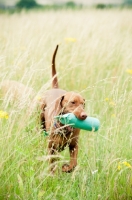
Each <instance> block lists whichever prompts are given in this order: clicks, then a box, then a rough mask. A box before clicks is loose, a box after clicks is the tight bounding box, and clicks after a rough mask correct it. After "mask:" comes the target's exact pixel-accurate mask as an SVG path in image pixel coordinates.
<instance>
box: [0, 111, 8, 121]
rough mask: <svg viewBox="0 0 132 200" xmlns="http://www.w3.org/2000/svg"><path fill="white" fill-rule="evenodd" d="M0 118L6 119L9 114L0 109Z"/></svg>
mask: <svg viewBox="0 0 132 200" xmlns="http://www.w3.org/2000/svg"><path fill="white" fill-rule="evenodd" d="M0 118H1V119H2V118H5V119H8V118H9V115H8V113H7V112H5V111H2V110H0Z"/></svg>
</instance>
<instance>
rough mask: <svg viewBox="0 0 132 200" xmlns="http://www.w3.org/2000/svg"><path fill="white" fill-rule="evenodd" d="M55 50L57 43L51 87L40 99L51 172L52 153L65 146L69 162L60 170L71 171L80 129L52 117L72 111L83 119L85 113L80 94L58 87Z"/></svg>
mask: <svg viewBox="0 0 132 200" xmlns="http://www.w3.org/2000/svg"><path fill="white" fill-rule="evenodd" d="M57 50H58V45H57V47H56V49H55V52H54V54H53V59H52V77H53V81H52V89H51V90H48V91H47V92H46V94H45V95H44V97H43V100H42V105H41V109H42V113H41V123H42V128H43V129H44V130H46V131H50V134H49V144H48V150H49V154H50V156H51V158H50V164H51V165H52V166H51V170H52V172H53V171H54V170H55V159H54V158H53V155H55V153H56V152H59V151H62V150H64V148H65V147H66V146H68V147H69V150H70V163H69V164H64V165H63V166H62V171H63V172H71V171H72V170H73V169H74V168H75V167H76V165H77V154H78V138H79V132H80V130H79V129H76V128H72V127H70V126H64V125H62V124H61V123H60V122H58V121H56V120H55V119H54V117H55V116H57V115H61V114H65V113H74V115H75V116H76V117H77V118H79V119H80V120H85V119H86V117H87V114H86V113H85V111H84V106H85V100H84V99H83V98H82V97H81V95H80V94H77V93H75V92H66V91H65V90H61V89H58V80H57V76H56V68H55V57H56V53H57Z"/></svg>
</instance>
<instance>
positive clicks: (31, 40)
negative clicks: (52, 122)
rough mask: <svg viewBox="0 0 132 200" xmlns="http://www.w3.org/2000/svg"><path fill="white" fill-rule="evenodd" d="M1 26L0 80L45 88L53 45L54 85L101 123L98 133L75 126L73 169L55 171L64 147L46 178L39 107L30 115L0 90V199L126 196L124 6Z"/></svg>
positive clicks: (130, 160) (131, 66)
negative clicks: (75, 96) (74, 95)
mask: <svg viewBox="0 0 132 200" xmlns="http://www.w3.org/2000/svg"><path fill="white" fill-rule="evenodd" d="M0 27H1V31H0V82H1V83H2V82H3V81H4V80H16V81H18V82H19V83H23V84H25V85H26V86H29V87H32V88H33V89H34V90H35V92H36V93H38V92H39V91H40V90H41V88H42V87H43V90H46V89H48V88H50V85H51V68H50V66H51V58H52V54H53V51H54V49H55V47H56V44H59V45H60V46H59V51H58V54H57V59H56V65H57V71H58V77H59V84H60V87H61V88H63V89H65V90H74V91H77V92H80V93H81V94H82V95H83V96H84V97H85V99H86V111H87V113H88V115H89V116H95V117H97V118H99V119H100V121H101V127H100V130H99V131H98V132H97V133H93V132H86V131H81V134H80V140H79V155H78V166H77V168H76V170H75V171H74V172H73V173H71V174H65V173H62V172H61V165H62V164H63V163H64V162H65V161H68V160H69V153H68V149H67V150H65V151H64V152H62V153H61V158H60V160H59V161H58V166H59V169H58V171H57V173H56V174H55V175H54V177H51V176H50V175H49V171H48V163H47V159H46V158H47V157H46V155H47V142H46V138H45V137H44V136H43V134H42V133H41V130H40V128H39V122H38V111H34V112H33V114H32V116H29V114H28V112H27V110H28V107H29V104H30V103H29V101H30V100H29V101H28V103H27V104H26V106H21V105H25V103H24V99H23V100H22V102H21V100H15V101H13V100H11V98H10V95H11V94H10V95H9V93H3V92H2V88H1V94H0V110H1V111H0V200H7V199H9V200H15V199H18V200H27V199H30V200H51V199H52V200H132V12H131V10H103V11H101V10H84V11H75V12H72V11H58V12H53V11H49V12H44V13H43V12H36V13H34V12H29V13H26V12H22V13H20V14H18V13H14V14H12V15H9V14H1V15H0ZM9 88H10V87H9ZM21 93H23V91H21ZM26 95H27V94H26ZM38 98H39V97H38ZM2 111H5V112H7V114H6V113H3V112H2Z"/></svg>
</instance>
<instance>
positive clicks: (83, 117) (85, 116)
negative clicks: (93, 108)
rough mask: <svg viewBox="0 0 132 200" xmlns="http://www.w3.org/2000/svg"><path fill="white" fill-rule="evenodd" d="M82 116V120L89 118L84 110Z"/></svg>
mask: <svg viewBox="0 0 132 200" xmlns="http://www.w3.org/2000/svg"><path fill="white" fill-rule="evenodd" d="M80 118H81V119H82V120H85V119H86V118H87V114H86V113H85V112H82V113H81V115H80Z"/></svg>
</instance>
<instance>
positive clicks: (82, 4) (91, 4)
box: [0, 0, 132, 9]
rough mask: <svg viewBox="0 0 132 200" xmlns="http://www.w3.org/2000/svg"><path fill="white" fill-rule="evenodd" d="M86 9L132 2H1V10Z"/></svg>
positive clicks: (85, 0) (125, 4) (63, 0)
mask: <svg viewBox="0 0 132 200" xmlns="http://www.w3.org/2000/svg"><path fill="white" fill-rule="evenodd" d="M86 7H95V8H99V9H104V8H107V7H108V8H110V7H132V0H72V1H68V0H0V9H17V8H19V9H21V8H27V9H31V8H41V9H42V8H45V9H51V8H52V9H58V8H59V9H63V8H72V9H76V8H80V9H81V8H86Z"/></svg>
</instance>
